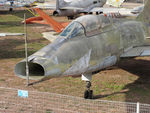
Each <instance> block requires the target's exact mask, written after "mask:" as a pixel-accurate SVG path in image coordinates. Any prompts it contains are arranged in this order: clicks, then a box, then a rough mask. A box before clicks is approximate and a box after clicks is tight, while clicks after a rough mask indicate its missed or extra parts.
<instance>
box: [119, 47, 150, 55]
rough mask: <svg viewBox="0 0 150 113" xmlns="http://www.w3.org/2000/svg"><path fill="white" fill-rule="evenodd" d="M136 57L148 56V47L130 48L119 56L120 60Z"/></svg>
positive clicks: (149, 48) (149, 49)
mask: <svg viewBox="0 0 150 113" xmlns="http://www.w3.org/2000/svg"><path fill="white" fill-rule="evenodd" d="M138 56H141V57H142V56H150V46H141V47H131V48H128V49H127V50H125V51H124V53H123V54H122V55H121V56H120V57H121V58H126V57H138Z"/></svg>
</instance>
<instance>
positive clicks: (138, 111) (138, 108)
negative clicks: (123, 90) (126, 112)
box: [136, 102, 140, 113]
mask: <svg viewBox="0 0 150 113" xmlns="http://www.w3.org/2000/svg"><path fill="white" fill-rule="evenodd" d="M136 113H140V103H139V102H137V105H136Z"/></svg>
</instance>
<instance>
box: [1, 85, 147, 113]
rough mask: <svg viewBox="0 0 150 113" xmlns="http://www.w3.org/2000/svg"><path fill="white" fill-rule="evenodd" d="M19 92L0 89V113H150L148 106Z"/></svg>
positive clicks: (43, 93)
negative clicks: (21, 93) (22, 93)
mask: <svg viewBox="0 0 150 113" xmlns="http://www.w3.org/2000/svg"><path fill="white" fill-rule="evenodd" d="M19 91H20V90H18V89H14V88H5V87H0V113H150V105H149V104H140V103H129V102H116V101H104V100H86V99H83V98H80V97H73V96H67V95H60V94H54V93H47V92H35V91H26V92H27V95H22V96H20V95H19ZM21 91H22V90H21Z"/></svg>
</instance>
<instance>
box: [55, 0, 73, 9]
mask: <svg viewBox="0 0 150 113" xmlns="http://www.w3.org/2000/svg"><path fill="white" fill-rule="evenodd" d="M70 2H71V0H56V9H61V8H62V7H65V6H66V4H67V3H70Z"/></svg>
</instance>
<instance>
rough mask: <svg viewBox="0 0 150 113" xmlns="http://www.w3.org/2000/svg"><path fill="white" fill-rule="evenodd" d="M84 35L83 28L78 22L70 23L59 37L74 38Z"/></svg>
mask: <svg viewBox="0 0 150 113" xmlns="http://www.w3.org/2000/svg"><path fill="white" fill-rule="evenodd" d="M82 35H84V28H83V26H82V25H81V24H80V23H78V22H73V23H71V24H70V25H69V26H68V27H67V28H66V29H65V30H64V31H63V32H62V33H61V34H60V36H62V37H65V38H74V37H78V36H82Z"/></svg>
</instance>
